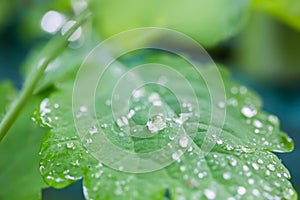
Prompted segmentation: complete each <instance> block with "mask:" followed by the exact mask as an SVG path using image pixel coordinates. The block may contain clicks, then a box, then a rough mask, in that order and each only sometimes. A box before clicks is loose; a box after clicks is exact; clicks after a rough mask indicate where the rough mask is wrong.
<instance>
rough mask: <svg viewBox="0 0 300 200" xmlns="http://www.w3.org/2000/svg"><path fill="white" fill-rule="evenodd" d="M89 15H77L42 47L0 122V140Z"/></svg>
mask: <svg viewBox="0 0 300 200" xmlns="http://www.w3.org/2000/svg"><path fill="white" fill-rule="evenodd" d="M89 16H90V13H89V12H88V11H83V12H82V13H81V14H80V15H79V16H78V18H77V20H76V23H75V24H74V25H73V26H72V27H71V28H70V29H69V30H68V31H67V32H66V34H64V35H63V36H62V35H57V36H55V38H53V39H52V40H51V41H50V42H49V43H48V45H47V46H46V47H45V48H44V51H43V52H42V53H41V55H42V56H41V58H40V61H39V63H38V65H37V67H35V68H33V69H32V71H31V73H30V74H29V76H28V77H27V79H26V81H25V84H24V86H23V88H22V90H21V92H20V94H19V96H18V98H17V99H16V100H15V101H14V103H13V104H12V105H11V106H10V108H9V110H8V111H7V113H6V115H5V116H4V118H3V119H2V121H1V123H0V142H1V141H2V139H3V138H4V137H5V136H6V134H7V132H8V131H9V129H10V127H11V126H12V125H13V123H14V122H15V121H16V119H17V117H18V116H19V114H20V112H21V111H22V109H23V108H24V106H25V105H26V103H27V101H28V100H29V99H30V97H31V96H32V94H33V92H34V90H35V88H36V86H37V84H38V82H39V80H40V79H41V78H42V77H43V74H44V71H45V69H46V68H47V66H48V65H49V63H50V62H51V61H53V59H55V58H56V57H57V56H58V55H59V54H60V53H62V52H63V51H64V50H65V48H66V47H67V46H68V44H69V42H68V38H69V37H70V36H71V35H72V34H73V33H74V32H75V31H76V30H77V29H78V28H79V27H80V26H81V25H82V24H83V23H84V22H85V21H86V19H87V18H88V17H89Z"/></svg>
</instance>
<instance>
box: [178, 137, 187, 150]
mask: <svg viewBox="0 0 300 200" xmlns="http://www.w3.org/2000/svg"><path fill="white" fill-rule="evenodd" d="M188 144H189V138H188V137H186V136H184V137H182V138H180V140H179V145H180V146H181V147H182V148H186V147H187V146H188Z"/></svg>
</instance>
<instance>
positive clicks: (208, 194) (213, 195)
mask: <svg viewBox="0 0 300 200" xmlns="http://www.w3.org/2000/svg"><path fill="white" fill-rule="evenodd" d="M204 195H205V196H206V198H207V199H215V198H216V193H215V192H214V191H213V190H211V189H205V190H204Z"/></svg>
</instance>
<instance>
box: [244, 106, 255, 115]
mask: <svg viewBox="0 0 300 200" xmlns="http://www.w3.org/2000/svg"><path fill="white" fill-rule="evenodd" d="M241 112H242V114H243V115H244V116H245V117H247V118H252V117H254V116H255V115H256V114H257V110H256V109H254V108H250V107H248V106H244V107H243V108H242V110H241Z"/></svg>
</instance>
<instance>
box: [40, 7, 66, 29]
mask: <svg viewBox="0 0 300 200" xmlns="http://www.w3.org/2000/svg"><path fill="white" fill-rule="evenodd" d="M65 21H66V19H65V17H64V16H63V15H62V14H60V13H59V12H56V11H53V10H50V11H48V12H47V13H46V14H45V15H44V16H43V18H42V20H41V27H42V29H43V30H44V31H46V32H48V33H51V34H54V33H56V32H57V31H58V29H59V28H60V27H61V26H62V25H63V23H64V22H65Z"/></svg>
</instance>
